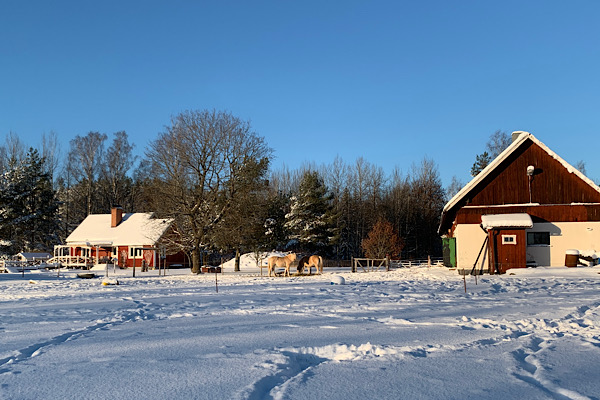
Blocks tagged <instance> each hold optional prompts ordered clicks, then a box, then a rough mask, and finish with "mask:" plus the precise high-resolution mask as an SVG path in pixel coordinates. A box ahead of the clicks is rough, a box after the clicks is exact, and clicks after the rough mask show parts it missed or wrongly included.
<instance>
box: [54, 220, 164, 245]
mask: <svg viewBox="0 0 600 400" xmlns="http://www.w3.org/2000/svg"><path fill="white" fill-rule="evenodd" d="M171 222H172V220H170V219H156V218H152V214H151V213H133V214H131V213H130V214H123V220H122V221H121V223H120V224H119V225H117V226H116V227H114V228H111V214H92V215H88V216H87V217H86V219H84V220H83V222H82V223H81V224H80V225H79V226H78V227H77V228H76V229H75V230H74V231H73V232H72V233H71V234H70V235H69V237H67V240H66V243H67V245H112V246H134V245H135V246H142V245H153V244H155V243H156V242H157V241H158V239H160V237H161V236H162V235H163V234H164V233H165V231H166V230H167V228H169V226H170V225H171Z"/></svg>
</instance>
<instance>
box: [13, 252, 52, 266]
mask: <svg viewBox="0 0 600 400" xmlns="http://www.w3.org/2000/svg"><path fill="white" fill-rule="evenodd" d="M13 258H14V259H15V260H17V261H23V262H26V263H31V264H35V263H38V262H45V261H47V260H49V259H50V258H52V254H50V253H45V252H39V251H33V252H21V253H19V254H16V255H15V256H14V257H13Z"/></svg>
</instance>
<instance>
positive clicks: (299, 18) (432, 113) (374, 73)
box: [0, 0, 600, 185]
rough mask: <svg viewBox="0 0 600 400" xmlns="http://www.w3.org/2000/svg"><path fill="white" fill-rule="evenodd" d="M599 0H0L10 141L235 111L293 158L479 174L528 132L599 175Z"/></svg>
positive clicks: (145, 132)
mask: <svg viewBox="0 0 600 400" xmlns="http://www.w3.org/2000/svg"><path fill="white" fill-rule="evenodd" d="M599 21H600V2H598V1H591V0H590V1H410V2H409V1H336V2H333V1H332V2H327V1H323V0H320V1H260V0H259V1H224V0H222V1H160V2H159V1H106V0H103V1H80V0H78V1H60V0H59V1H18V0H3V1H2V2H0V135H1V137H0V139H1V140H2V141H3V140H4V137H5V136H6V135H7V134H8V133H9V132H11V131H12V132H14V133H16V134H17V135H19V137H20V138H21V139H22V140H23V141H24V142H25V143H26V144H27V145H33V146H37V145H38V144H39V142H40V137H41V135H42V133H48V132H50V131H54V132H56V133H57V134H58V135H59V137H60V138H61V141H62V142H63V143H64V144H65V147H67V146H68V141H69V140H70V139H72V138H73V137H74V136H75V135H78V134H79V135H85V134H86V133H87V132H89V131H100V132H104V133H107V134H108V135H109V137H110V136H111V135H112V133H114V132H116V131H120V130H125V131H126V132H127V133H128V134H129V136H130V139H131V140H132V141H133V142H135V144H136V147H137V150H138V151H139V152H140V153H141V152H143V150H144V148H145V146H146V145H147V143H148V142H149V141H151V140H153V139H155V138H156V136H157V134H158V132H160V131H161V130H162V129H163V128H164V126H165V125H167V124H169V121H170V117H171V116H172V115H175V114H177V113H179V112H181V111H183V110H186V109H191V110H194V109H213V108H216V109H223V110H228V111H230V112H231V113H233V114H234V115H236V116H238V117H240V118H242V119H245V120H250V121H251V123H252V126H253V128H254V129H255V130H256V132H257V133H258V134H259V135H261V136H264V137H265V139H266V141H267V143H268V145H269V146H270V147H272V148H273V149H274V150H275V156H276V158H275V159H274V161H273V165H274V167H275V168H277V167H279V166H281V165H282V164H284V163H285V165H287V166H288V167H290V168H296V167H298V166H300V165H301V164H302V163H303V162H305V161H308V162H314V163H316V164H322V163H325V164H328V163H330V162H331V161H332V160H333V159H334V158H335V156H336V155H339V156H340V157H341V158H342V159H343V160H344V161H346V162H347V163H353V162H354V161H355V160H356V159H357V158H358V157H363V158H364V159H366V160H367V161H369V162H371V163H373V164H375V165H378V166H381V167H383V168H384V170H385V171H386V172H391V171H392V169H393V168H394V166H398V167H399V168H400V169H401V170H402V171H404V172H407V171H408V170H409V169H410V166H411V164H413V163H420V161H421V160H422V159H423V157H425V156H427V157H429V158H432V159H434V160H435V161H436V162H437V164H438V167H439V170H440V175H441V177H442V180H443V183H444V185H447V184H448V183H449V182H450V179H451V177H452V176H453V175H456V176H457V177H458V178H460V179H461V180H463V182H465V183H466V182H467V181H468V180H469V179H470V176H469V170H470V167H471V165H472V164H473V162H474V159H475V155H476V154H478V153H481V152H482V151H483V150H484V146H485V143H486V141H487V139H488V137H489V135H490V134H491V133H493V132H494V131H496V130H498V129H500V130H504V131H507V132H511V131H513V130H526V131H529V132H531V133H533V134H534V135H536V136H537V137H538V138H539V139H540V140H541V141H542V142H544V143H546V144H547V145H548V146H549V147H550V148H551V149H553V150H554V151H556V152H557V153H558V154H559V155H561V156H562V157H563V158H565V159H566V160H567V161H568V162H571V163H575V162H577V161H579V160H583V161H585V162H586V166H587V171H588V175H589V176H590V177H591V178H592V179H596V180H598V179H600V166H598V162H597V159H598V157H599V154H600V152H599V147H598V143H599V141H600V140H599V136H598V134H599V133H600V101H599V100H600V23H599Z"/></svg>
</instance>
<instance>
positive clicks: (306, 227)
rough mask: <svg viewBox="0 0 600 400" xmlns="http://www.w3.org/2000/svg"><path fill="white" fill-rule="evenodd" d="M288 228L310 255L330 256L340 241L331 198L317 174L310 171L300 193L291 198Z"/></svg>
mask: <svg viewBox="0 0 600 400" xmlns="http://www.w3.org/2000/svg"><path fill="white" fill-rule="evenodd" d="M290 201H291V204H290V212H289V213H288V214H287V215H286V216H285V218H286V223H285V227H286V229H288V230H289V232H290V236H289V238H290V239H291V240H295V241H296V242H297V243H298V247H300V248H301V249H304V250H307V251H311V252H318V251H320V252H327V251H329V248H330V246H331V245H332V244H333V243H334V242H335V240H336V239H337V236H338V235H337V233H336V229H335V223H334V213H333V207H332V204H331V202H332V196H331V194H329V193H328V190H327V187H326V186H325V184H324V182H323V179H322V178H321V177H320V176H319V174H318V173H317V172H312V171H307V172H306V173H305V174H304V176H303V177H302V180H301V182H300V186H299V188H298V193H297V194H296V195H295V196H292V197H291V199H290Z"/></svg>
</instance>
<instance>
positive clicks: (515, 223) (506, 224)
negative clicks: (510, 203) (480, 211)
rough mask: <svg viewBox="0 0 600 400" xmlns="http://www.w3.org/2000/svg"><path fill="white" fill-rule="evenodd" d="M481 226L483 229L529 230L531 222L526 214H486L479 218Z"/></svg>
mask: <svg viewBox="0 0 600 400" xmlns="http://www.w3.org/2000/svg"><path fill="white" fill-rule="evenodd" d="M481 226H482V227H483V228H484V229H494V228H531V227H532V226H533V221H532V220H531V217H530V216H529V214H527V213H516V214H487V215H482V216H481Z"/></svg>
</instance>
